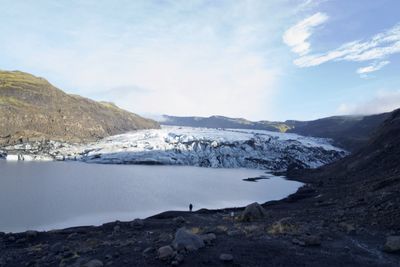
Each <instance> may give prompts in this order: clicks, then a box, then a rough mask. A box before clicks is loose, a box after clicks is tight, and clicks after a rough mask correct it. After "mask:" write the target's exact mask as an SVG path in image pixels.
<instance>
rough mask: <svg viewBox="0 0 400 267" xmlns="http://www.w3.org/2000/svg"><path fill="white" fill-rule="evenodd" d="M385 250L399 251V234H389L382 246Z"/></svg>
mask: <svg viewBox="0 0 400 267" xmlns="http://www.w3.org/2000/svg"><path fill="white" fill-rule="evenodd" d="M383 249H384V250H385V251H386V252H400V236H389V237H387V238H386V243H385V246H384V248H383Z"/></svg>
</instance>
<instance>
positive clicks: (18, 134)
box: [0, 71, 159, 144]
mask: <svg viewBox="0 0 400 267" xmlns="http://www.w3.org/2000/svg"><path fill="white" fill-rule="evenodd" d="M148 128H159V124H158V123H157V122H155V121H153V120H150V119H145V118H143V117H141V116H139V115H137V114H134V113H131V112H128V111H125V110H122V109H120V108H118V107H117V106H116V105H114V104H110V103H105V102H97V101H94V100H91V99H89V98H85V97H82V96H78V95H73V94H67V93H65V92H63V91H62V90H60V89H58V88H56V87H55V86H53V85H52V84H50V83H49V82H48V81H47V80H45V79H44V78H41V77H36V76H34V75H31V74H28V73H25V72H21V71H0V143H3V144H12V143H18V142H24V141H27V140H37V139H52V140H60V141H72V142H81V141H92V140H96V139H99V138H102V137H106V136H110V135H115V134H119V133H123V132H127V131H132V130H138V129H148Z"/></svg>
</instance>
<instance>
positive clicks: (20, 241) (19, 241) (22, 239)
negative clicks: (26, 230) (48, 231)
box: [15, 238, 26, 244]
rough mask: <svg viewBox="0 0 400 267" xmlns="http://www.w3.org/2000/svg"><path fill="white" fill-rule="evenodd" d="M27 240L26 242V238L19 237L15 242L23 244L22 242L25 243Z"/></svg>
mask: <svg viewBox="0 0 400 267" xmlns="http://www.w3.org/2000/svg"><path fill="white" fill-rule="evenodd" d="M25 242H26V238H19V239H18V240H17V242H15V243H17V244H21V243H25Z"/></svg>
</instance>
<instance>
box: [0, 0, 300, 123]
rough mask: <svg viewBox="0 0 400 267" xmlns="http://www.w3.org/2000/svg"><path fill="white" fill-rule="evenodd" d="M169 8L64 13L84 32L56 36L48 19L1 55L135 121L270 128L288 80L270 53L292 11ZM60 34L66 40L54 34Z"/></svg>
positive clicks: (88, 5) (86, 8) (244, 6)
mask: <svg viewBox="0 0 400 267" xmlns="http://www.w3.org/2000/svg"><path fill="white" fill-rule="evenodd" d="M161 2H162V4H161ZM161 2H158V1H133V2H132V1H125V4H123V5H121V4H112V3H111V2H102V4H98V3H97V1H85V2H84V3H81V1H76V2H75V4H65V5H66V7H65V8H64V9H62V10H68V12H69V13H72V14H74V13H75V12H77V13H78V14H79V16H78V15H77V17H79V18H80V19H82V18H83V19H82V23H79V22H78V23H77V22H75V21H70V20H68V21H67V20H61V22H60V21H57V20H55V22H54V23H57V22H59V23H62V25H58V26H54V25H52V24H51V23H47V19H48V18H47V16H43V17H44V18H46V21H45V22H46V23H45V22H43V23H40V25H38V27H37V28H36V27H35V30H34V31H30V32H29V33H24V34H21V32H19V31H13V32H12V33H11V34H2V35H0V48H2V49H1V50H2V51H6V52H4V53H7V54H8V55H9V56H10V55H12V56H13V62H23V63H24V66H27V69H28V70H29V69H34V70H38V73H46V74H48V77H53V78H54V77H59V79H58V80H59V81H61V84H66V85H67V86H66V88H65V87H64V88H62V89H69V90H68V91H70V92H74V93H79V94H83V95H85V96H89V97H92V98H96V99H101V98H102V97H104V98H105V99H106V100H109V101H113V102H115V103H116V104H118V105H119V106H121V107H123V108H126V109H128V110H131V111H134V112H138V113H147V112H152V113H159V114H165V113H167V114H172V115H179V114H192V115H213V114H223V115H227V116H235V117H239V116H240V117H242V116H246V117H249V118H253V119H262V118H265V117H266V116H267V114H268V111H269V107H270V106H271V105H269V103H271V101H272V100H271V99H272V96H273V94H274V93H275V91H276V88H277V82H278V81H277V80H278V78H279V75H280V66H279V65H278V64H274V55H270V54H272V52H270V51H268V49H265V48H266V47H267V48H268V47H271V46H272V44H273V43H274V44H275V43H279V42H280V36H274V33H276V32H278V31H277V27H279V26H280V25H279V23H278V24H275V22H276V21H284V20H286V19H287V17H288V16H290V15H289V14H290V12H292V11H291V9H289V8H286V7H285V6H283V7H285V8H282V1H280V0H279V1H236V2H233V3H231V2H230V1H226V2H223V1H221V2H219V1H215V2H214V1H211V2H207V1H161ZM288 6H289V4H288ZM28 10H29V9H28ZM109 10H112V12H111V13H112V14H119V15H118V18H117V19H115V18H114V19H110V14H109V13H108V12H109ZM38 12H40V10H39V11H38ZM65 12H66V11H65ZM32 13H35V12H32ZM266 13H268V14H269V15H268V17H269V19H268V20H267V21H266V20H265V17H266ZM46 14H50V16H51V14H55V12H47V13H46ZM15 16H17V17H15ZM18 16H20V17H18ZM21 16H22V15H20V14H12V16H11V15H10V19H9V20H8V21H11V22H14V21H16V20H18V19H23V18H21ZM64 17H67V16H64ZM41 19H42V17H40V18H38V17H35V18H34V19H31V20H32V21H33V22H32V24H35V23H38V21H41ZM0 21H1V18H0ZM268 22H274V23H268ZM64 24H66V25H64ZM47 25H52V26H51V27H50V28H47ZM53 28H60V29H64V30H65V32H63V31H57V33H54V34H48V32H47V31H50V32H51V31H52V29H53ZM0 29H1V25H0ZM67 30H68V31H67ZM15 32H18V34H15ZM13 33H14V34H13ZM2 36H3V38H5V36H7V40H5V39H4V42H3V38H2ZM49 36H56V37H57V40H53V39H52V40H49V39H48V38H50V37H49ZM60 40H61V41H60ZM276 61H278V60H276ZM121 88H122V89H123V90H121ZM137 88H140V89H141V90H137ZM104 92H107V93H106V94H105V93H104Z"/></svg>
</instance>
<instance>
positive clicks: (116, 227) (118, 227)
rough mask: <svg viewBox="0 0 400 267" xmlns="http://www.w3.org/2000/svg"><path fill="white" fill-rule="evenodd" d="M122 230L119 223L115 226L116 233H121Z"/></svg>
mask: <svg viewBox="0 0 400 267" xmlns="http://www.w3.org/2000/svg"><path fill="white" fill-rule="evenodd" d="M120 231H121V226H119V225H116V226H114V228H113V232H114V233H119V232H120Z"/></svg>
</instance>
